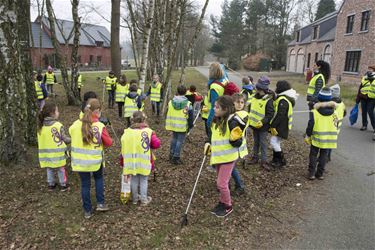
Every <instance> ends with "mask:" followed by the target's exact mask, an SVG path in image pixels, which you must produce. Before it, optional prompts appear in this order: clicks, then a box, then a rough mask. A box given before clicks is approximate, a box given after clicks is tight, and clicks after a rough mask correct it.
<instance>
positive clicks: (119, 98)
mask: <svg viewBox="0 0 375 250" xmlns="http://www.w3.org/2000/svg"><path fill="white" fill-rule="evenodd" d="M128 88H129V86H128V84H127V79H126V76H125V75H122V76H120V81H119V84H117V85H116V99H115V101H116V103H117V107H118V116H119V117H120V118H121V117H122V116H123V113H122V108H123V107H124V102H125V95H126V94H127V92H128Z"/></svg>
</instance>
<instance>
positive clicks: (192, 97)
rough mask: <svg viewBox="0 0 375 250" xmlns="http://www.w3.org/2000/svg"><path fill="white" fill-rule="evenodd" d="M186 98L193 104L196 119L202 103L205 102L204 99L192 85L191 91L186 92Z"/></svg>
mask: <svg viewBox="0 0 375 250" xmlns="http://www.w3.org/2000/svg"><path fill="white" fill-rule="evenodd" d="M185 97H186V98H187V99H188V100H189V102H191V105H192V106H193V111H194V117H196V115H197V114H198V111H199V109H200V103H201V101H202V100H203V97H202V96H201V95H200V94H199V93H198V92H197V88H196V87H195V85H190V87H189V90H188V91H186V95H185Z"/></svg>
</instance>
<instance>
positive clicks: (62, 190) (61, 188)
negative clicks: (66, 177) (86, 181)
mask: <svg viewBox="0 0 375 250" xmlns="http://www.w3.org/2000/svg"><path fill="white" fill-rule="evenodd" d="M69 189H70V188H69V185H68V184H65V185H64V186H60V192H66V191H69Z"/></svg>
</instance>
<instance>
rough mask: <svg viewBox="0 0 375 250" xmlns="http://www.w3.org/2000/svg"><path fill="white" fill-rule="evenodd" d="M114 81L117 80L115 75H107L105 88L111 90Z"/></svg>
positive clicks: (114, 83)
mask: <svg viewBox="0 0 375 250" xmlns="http://www.w3.org/2000/svg"><path fill="white" fill-rule="evenodd" d="M116 82H117V77H113V78H111V77H109V76H107V77H106V78H105V89H106V90H112V86H114V85H116Z"/></svg>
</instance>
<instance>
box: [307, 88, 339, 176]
mask: <svg viewBox="0 0 375 250" xmlns="http://www.w3.org/2000/svg"><path fill="white" fill-rule="evenodd" d="M331 100H332V92H331V90H330V89H329V88H327V87H324V88H322V89H321V90H320V91H319V94H318V103H316V104H315V105H314V108H313V109H312V111H311V112H310V119H309V122H308V125H307V128H306V137H305V142H306V143H307V144H309V145H311V147H310V155H309V170H308V172H309V173H308V179H309V180H314V179H315V178H318V179H319V180H323V179H324V177H323V173H324V168H325V165H326V162H327V156H328V150H329V149H334V148H336V147H337V127H338V117H337V113H336V112H335V106H336V104H335V102H333V101H331ZM318 154H319V160H318ZM317 162H318V164H317ZM317 165H318V166H317ZM317 168H318V169H317Z"/></svg>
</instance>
